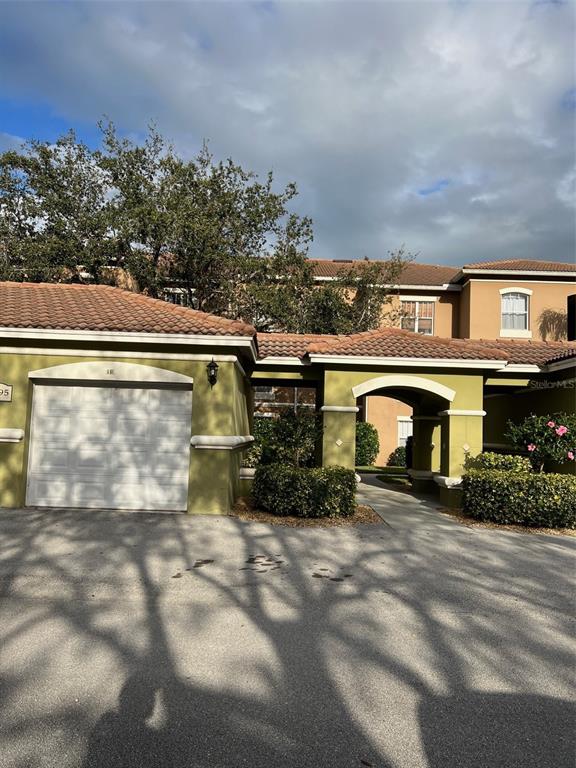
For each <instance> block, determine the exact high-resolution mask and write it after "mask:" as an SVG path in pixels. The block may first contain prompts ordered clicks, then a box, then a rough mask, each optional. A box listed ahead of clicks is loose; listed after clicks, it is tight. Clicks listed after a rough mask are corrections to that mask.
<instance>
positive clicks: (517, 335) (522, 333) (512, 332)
mask: <svg viewBox="0 0 576 768" xmlns="http://www.w3.org/2000/svg"><path fill="white" fill-rule="evenodd" d="M500 338H502V339H531V338H532V331H531V330H530V329H529V328H501V329H500Z"/></svg>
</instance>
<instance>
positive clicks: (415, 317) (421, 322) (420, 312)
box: [400, 300, 434, 336]
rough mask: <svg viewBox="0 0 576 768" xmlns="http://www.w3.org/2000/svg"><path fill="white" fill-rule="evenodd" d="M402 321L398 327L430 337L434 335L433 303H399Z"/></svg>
mask: <svg viewBox="0 0 576 768" xmlns="http://www.w3.org/2000/svg"><path fill="white" fill-rule="evenodd" d="M400 307H401V310H402V319H401V320H400V327H401V328H403V329H404V330H405V331H415V332H416V333H424V334H426V335H427V336H431V335H432V334H433V333H434V302H433V301H418V300H416V301H404V300H403V301H401V302H400Z"/></svg>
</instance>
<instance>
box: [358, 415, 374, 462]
mask: <svg viewBox="0 0 576 768" xmlns="http://www.w3.org/2000/svg"><path fill="white" fill-rule="evenodd" d="M379 450H380V441H379V440H378V430H377V429H376V427H374V426H373V425H372V424H369V423H368V422H367V421H357V422H356V466H357V467H370V466H372V464H374V462H375V461H376V456H378V452H379Z"/></svg>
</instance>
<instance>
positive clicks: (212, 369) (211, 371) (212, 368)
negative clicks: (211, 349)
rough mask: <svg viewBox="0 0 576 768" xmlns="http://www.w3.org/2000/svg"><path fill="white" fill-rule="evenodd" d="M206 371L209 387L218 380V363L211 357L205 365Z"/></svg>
mask: <svg viewBox="0 0 576 768" xmlns="http://www.w3.org/2000/svg"><path fill="white" fill-rule="evenodd" d="M206 370H207V371H208V383H209V384H210V386H211V387H213V386H214V384H216V382H217V381H218V363H217V362H216V361H215V360H214V358H212V360H211V361H210V362H209V363H208V365H207V366H206Z"/></svg>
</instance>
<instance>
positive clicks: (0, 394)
mask: <svg viewBox="0 0 576 768" xmlns="http://www.w3.org/2000/svg"><path fill="white" fill-rule="evenodd" d="M11 402H12V385H11V384H2V382H1V381H0V403H11Z"/></svg>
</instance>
